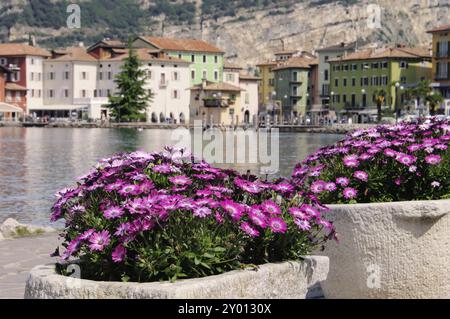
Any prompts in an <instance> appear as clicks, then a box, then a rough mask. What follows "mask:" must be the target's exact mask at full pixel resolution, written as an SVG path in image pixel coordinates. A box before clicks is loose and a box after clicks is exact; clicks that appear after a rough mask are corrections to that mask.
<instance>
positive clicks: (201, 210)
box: [193, 207, 211, 218]
mask: <svg viewBox="0 0 450 319" xmlns="http://www.w3.org/2000/svg"><path fill="white" fill-rule="evenodd" d="M193 215H194V216H195V217H199V218H205V217H206V216H209V215H211V209H209V208H208V207H198V208H195V209H194V214H193Z"/></svg>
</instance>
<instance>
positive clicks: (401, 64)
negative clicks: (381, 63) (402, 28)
mask: <svg viewBox="0 0 450 319" xmlns="http://www.w3.org/2000/svg"><path fill="white" fill-rule="evenodd" d="M407 68H408V63H406V62H405V61H400V69H407Z"/></svg>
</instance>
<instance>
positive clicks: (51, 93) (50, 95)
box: [48, 90, 53, 98]
mask: <svg viewBox="0 0 450 319" xmlns="http://www.w3.org/2000/svg"><path fill="white" fill-rule="evenodd" d="M48 97H49V98H53V90H48Z"/></svg>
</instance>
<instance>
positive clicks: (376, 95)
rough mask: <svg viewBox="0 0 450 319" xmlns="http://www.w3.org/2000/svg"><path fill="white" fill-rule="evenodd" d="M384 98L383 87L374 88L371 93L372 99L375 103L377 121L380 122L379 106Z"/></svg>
mask: <svg viewBox="0 0 450 319" xmlns="http://www.w3.org/2000/svg"><path fill="white" fill-rule="evenodd" d="M385 99H386V92H385V91H384V90H383V89H379V90H376V91H375V92H374V93H373V100H374V102H375V103H376V105H377V121H378V123H379V122H381V106H382V105H383V104H384V100H385Z"/></svg>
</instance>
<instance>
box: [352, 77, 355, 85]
mask: <svg viewBox="0 0 450 319" xmlns="http://www.w3.org/2000/svg"><path fill="white" fill-rule="evenodd" d="M352 86H356V78H352Z"/></svg>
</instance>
